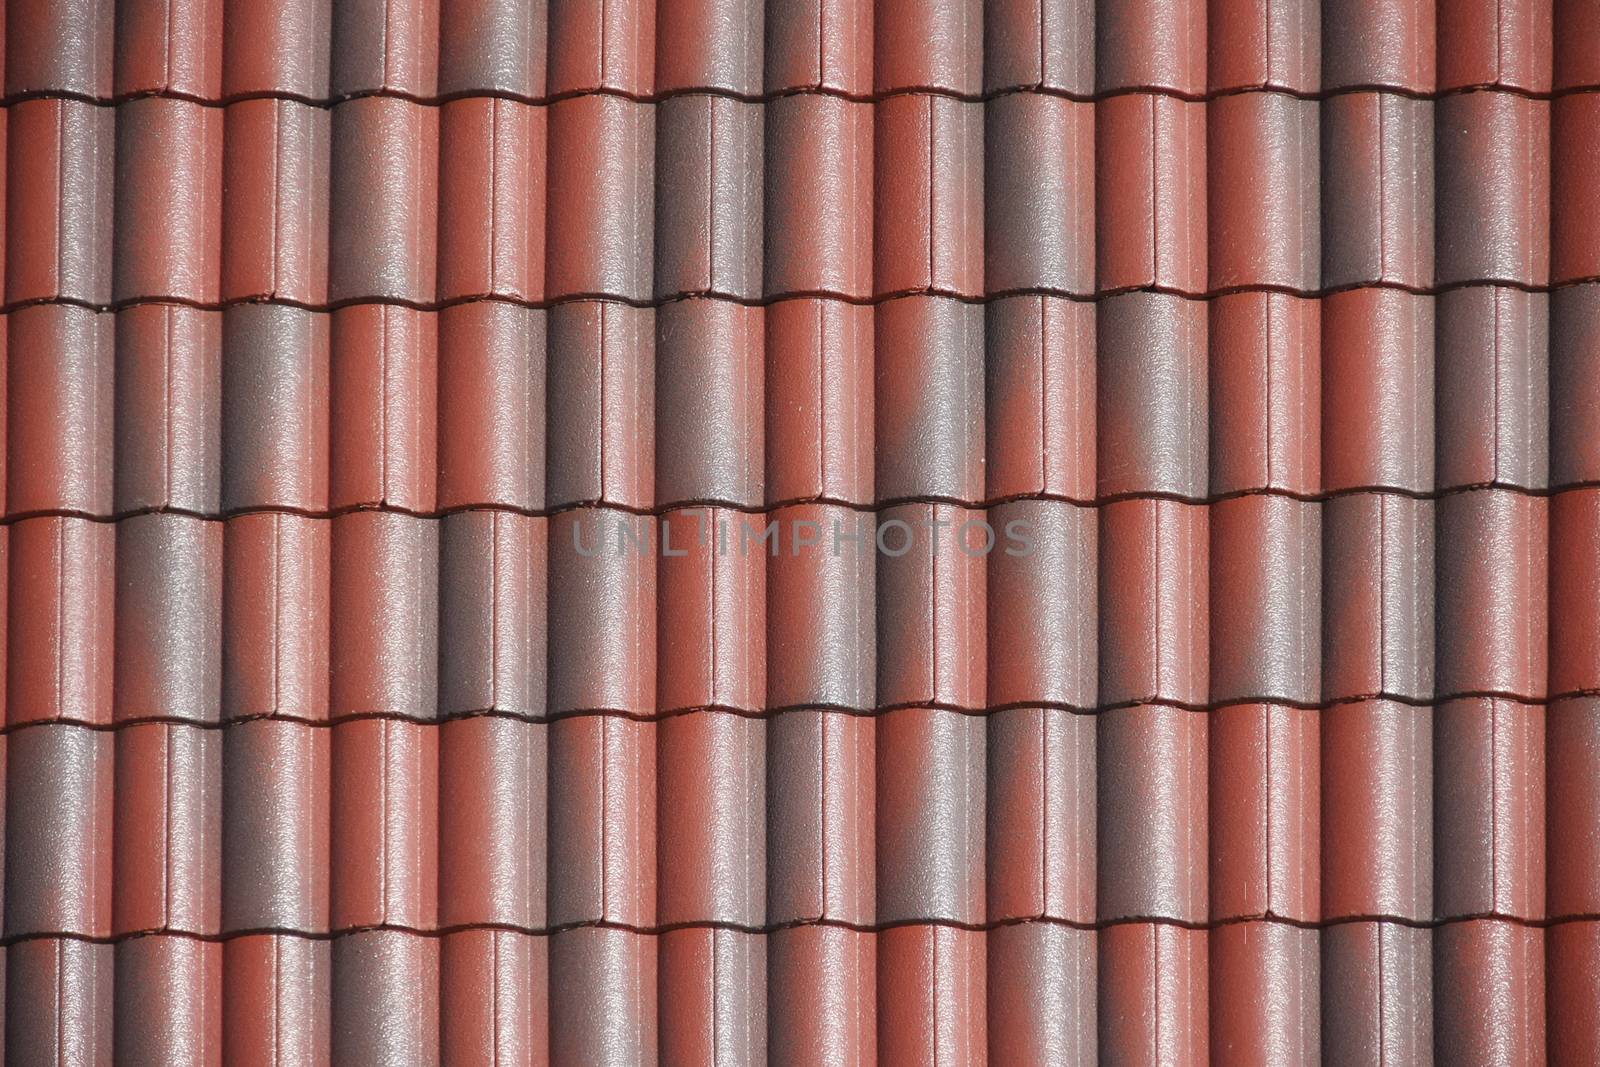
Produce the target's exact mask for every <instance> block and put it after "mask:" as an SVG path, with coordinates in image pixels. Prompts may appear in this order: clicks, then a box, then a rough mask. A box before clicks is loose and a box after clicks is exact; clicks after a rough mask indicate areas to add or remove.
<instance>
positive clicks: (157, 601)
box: [114, 514, 223, 723]
mask: <svg viewBox="0 0 1600 1067" xmlns="http://www.w3.org/2000/svg"><path fill="white" fill-rule="evenodd" d="M116 538H117V562H116V568H117V591H116V635H117V637H116V691H115V695H116V699H115V703H114V707H115V717H116V721H117V722H119V723H124V722H130V721H137V720H139V719H152V718H162V719H181V720H183V721H186V722H195V723H215V722H217V721H218V720H219V719H220V718H221V713H222V588H223V582H222V561H223V554H222V523H220V522H214V521H210V520H207V519H198V518H194V517H192V516H188V515H171V514H150V515H139V516H135V517H134V518H130V519H123V520H122V521H121V522H118V523H117V524H116Z"/></svg>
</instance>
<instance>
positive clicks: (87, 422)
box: [6, 304, 116, 516]
mask: <svg viewBox="0 0 1600 1067" xmlns="http://www.w3.org/2000/svg"><path fill="white" fill-rule="evenodd" d="M6 334H7V347H8V348H9V349H15V350H16V351H17V352H18V353H22V352H27V353H29V356H28V358H26V359H22V358H18V359H11V360H9V361H8V363H7V368H6V370H7V375H6V407H7V417H6V434H7V447H8V451H10V452H12V453H13V454H14V455H17V456H22V455H27V456H30V457H32V458H33V461H32V462H24V463H18V462H12V463H8V464H7V465H6V480H7V486H6V509H7V512H8V514H10V515H25V514H29V513H34V512H40V511H67V512H75V513H80V514H84V515H95V516H104V515H110V514H111V511H112V506H113V499H114V498H113V492H114V484H115V482H114V476H113V464H114V457H115V454H116V442H115V423H116V414H115V413H116V385H115V382H116V369H115V338H116V331H115V317H114V316H112V315H105V314H99V313H97V312H94V311H90V310H87V309H85V308H81V307H73V306H71V305H65V304H42V305H39V306H37V307H29V308H22V309H20V310H18V311H15V312H12V313H11V314H10V315H7V316H6Z"/></svg>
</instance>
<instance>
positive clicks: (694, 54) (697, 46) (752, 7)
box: [655, 0, 766, 96]
mask: <svg viewBox="0 0 1600 1067" xmlns="http://www.w3.org/2000/svg"><path fill="white" fill-rule="evenodd" d="M765 7H766V5H765V4H764V3H763V2H762V0H657V12H656V77H655V90H656V92H658V93H670V92H675V91H678V90H684V89H712V90H719V91H721V92H725V93H730V94H738V95H742V96H754V95H756V94H758V93H760V92H761V89H762V85H761V76H762V53H763V51H764V48H763V45H764V43H765V42H764V38H765V35H764V34H763V32H762V29H763V12H764V8H765Z"/></svg>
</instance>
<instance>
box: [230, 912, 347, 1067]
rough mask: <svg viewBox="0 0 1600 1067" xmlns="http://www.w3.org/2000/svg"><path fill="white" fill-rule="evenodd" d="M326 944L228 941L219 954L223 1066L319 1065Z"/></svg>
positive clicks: (328, 960) (324, 1048)
mask: <svg viewBox="0 0 1600 1067" xmlns="http://www.w3.org/2000/svg"><path fill="white" fill-rule="evenodd" d="M332 956H333V952H332V945H331V943H330V942H328V941H323V940H316V939H312V938H305V937H295V936H291V935H284V934H257V935H253V936H245V937H236V938H230V939H229V940H227V941H224V942H223V948H222V976H223V977H222V998H223V999H222V1013H223V1016H224V1018H226V1019H227V1020H228V1021H227V1024H226V1025H225V1026H223V1028H222V1052H223V1056H224V1058H226V1059H230V1060H255V1061H256V1062H259V1063H264V1064H271V1065H272V1067H286V1065H287V1064H290V1063H304V1064H314V1065H317V1067H325V1065H326V1064H327V1063H328V1062H329V1055H330V1049H329V1044H330V1034H329V1030H330V1028H331V1025H332V1024H331V1019H330V1017H329V1016H330V1011H331V1008H332V994H333V991H332V974H331V972H332Z"/></svg>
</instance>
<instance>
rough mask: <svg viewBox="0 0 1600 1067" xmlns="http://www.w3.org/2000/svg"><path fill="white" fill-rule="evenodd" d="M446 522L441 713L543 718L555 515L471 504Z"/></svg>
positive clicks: (442, 530)
mask: <svg viewBox="0 0 1600 1067" xmlns="http://www.w3.org/2000/svg"><path fill="white" fill-rule="evenodd" d="M439 526H440V529H439V712H440V714H441V715H446V716H448V715H462V714H469V713H471V712H477V711H497V712H505V713H508V714H512V715H521V716H527V717H543V716H544V714H545V710H546V707H547V704H546V688H547V686H546V680H547V677H548V673H549V668H548V665H547V652H546V649H547V644H546V640H547V637H548V625H547V619H548V608H547V600H546V596H547V592H548V589H547V575H548V561H549V551H550V549H549V522H548V520H547V519H544V518H542V517H535V516H529V515H518V514H515V513H511V512H504V511H464V512H459V513H457V514H454V515H449V516H446V517H445V518H444V520H442V522H441V523H440V524H439Z"/></svg>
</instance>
